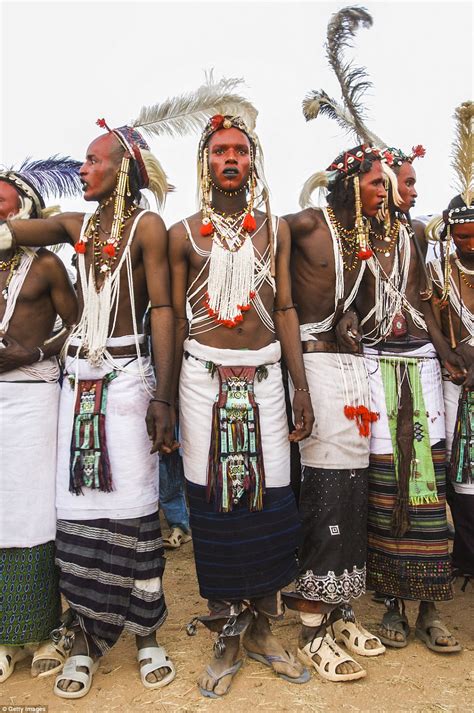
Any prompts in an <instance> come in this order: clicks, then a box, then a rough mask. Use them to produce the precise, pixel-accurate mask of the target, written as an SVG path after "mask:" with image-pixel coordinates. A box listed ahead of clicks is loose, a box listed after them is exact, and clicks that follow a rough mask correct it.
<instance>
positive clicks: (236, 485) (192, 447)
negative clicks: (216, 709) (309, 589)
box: [170, 115, 313, 698]
mask: <svg viewBox="0 0 474 713" xmlns="http://www.w3.org/2000/svg"><path fill="white" fill-rule="evenodd" d="M199 165H200V168H201V196H202V211H200V212H199V213H196V214H195V215H193V216H191V217H190V218H188V219H187V220H184V221H183V222H181V223H177V224H176V225H174V226H173V227H172V228H171V230H170V265H171V271H172V298H173V306H174V310H175V318H176V325H177V360H178V357H179V358H181V356H182V353H183V347H184V359H183V361H182V367H181V374H180V388H179V403H180V426H181V444H182V448H183V459H184V471H185V476H186V480H187V490H188V497H189V505H190V524H191V529H192V532H193V543H194V554H195V561H196V569H197V575H198V580H199V588H200V593H201V596H202V597H204V598H205V599H207V600H208V608H209V616H206V617H202V618H200V620H201V621H202V622H203V623H205V625H206V626H207V627H208V628H209V629H210V630H211V631H214V632H216V633H218V634H219V636H218V639H217V642H216V644H215V648H214V650H215V654H214V656H213V657H212V659H211V662H210V664H209V666H207V668H206V669H205V670H204V671H203V673H202V674H201V676H200V678H199V688H200V691H201V693H202V695H203V696H206V697H213V698H215V697H220V696H223V695H224V694H225V693H227V691H228V689H229V687H230V685H231V681H232V677H233V676H234V675H235V673H236V672H237V671H238V669H239V668H240V666H241V664H242V661H241V660H239V659H238V654H239V648H240V634H241V633H243V632H245V634H244V637H243V644H244V647H245V649H246V651H247V655H248V656H249V657H250V658H253V659H256V660H258V661H260V662H261V663H263V664H265V665H266V666H270V667H271V668H273V670H274V671H275V672H276V673H277V675H278V676H281V677H283V678H285V679H286V680H287V681H290V682H293V683H304V682H305V681H307V680H308V679H309V673H308V671H306V670H305V669H303V667H302V666H301V664H299V663H298V662H297V661H296V660H295V658H294V657H293V656H292V655H291V654H288V652H286V651H285V650H284V648H283V646H282V645H281V644H280V643H279V641H278V640H277V639H276V638H275V637H274V636H273V635H272V634H271V631H270V627H269V617H273V618H274V617H278V616H280V615H281V613H282V609H281V600H280V596H279V590H280V589H281V588H282V587H284V586H285V585H287V584H289V582H290V581H291V580H292V579H293V577H294V576H295V574H296V571H297V564H296V558H295V549H296V547H297V544H298V537H299V522H298V514H297V509H296V504H295V501H294V496H293V493H292V490H291V487H290V462H289V460H290V459H289V439H290V440H294V441H299V440H302V439H303V438H305V437H307V436H308V435H309V434H310V433H311V428H312V424H313V413H312V408H311V401H310V397H309V393H308V386H307V382H306V378H305V375H304V366H303V360H302V355H301V348H300V343H299V339H298V322H297V317H296V313H295V310H294V309H293V303H292V299H291V287H290V274H289V259H290V235H289V230H288V226H287V224H286V222H285V221H283V220H278V219H275V218H273V217H271V215H270V211H269V208H268V205H267V213H264V212H261V211H259V210H254V201H255V200H256V196H257V193H259V192H260V191H261V190H262V189H263V191H264V192H265V191H266V187H265V186H264V185H262V183H261V181H260V179H259V178H258V177H259V176H263V172H262V166H261V156H260V149H259V145H258V140H257V139H256V137H255V135H254V134H253V133H251V131H250V130H249V129H248V127H247V126H246V125H245V123H244V122H243V120H242V119H241V118H240V117H236V116H222V115H217V116H215V117H213V118H212V119H211V120H210V122H209V123H208V125H207V127H206V129H205V130H204V133H203V135H202V138H201V142H200V147H199ZM273 268H275V269H273ZM274 275H275V277H274ZM187 304H188V305H189V309H190V310H191V314H192V316H191V317H190V320H189V324H188V320H187V315H188V312H187V311H186V305H187ZM275 334H276V336H277V337H278V340H279V341H275ZM281 353H283V355H284V358H285V361H286V363H287V365H288V369H289V372H290V374H291V377H292V379H293V383H294V384H295V396H294V401H293V409H294V414H295V423H296V428H295V431H294V432H293V433H291V434H290V435H288V427H287V422H286V414H285V401H284V392H283V384H282V379H281V369H280V364H279V360H280V356H281ZM216 400H218V401H216ZM227 435H228V440H227ZM206 486H207V487H206Z"/></svg>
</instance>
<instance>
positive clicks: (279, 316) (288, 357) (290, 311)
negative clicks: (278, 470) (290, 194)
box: [273, 220, 314, 441]
mask: <svg viewBox="0 0 474 713" xmlns="http://www.w3.org/2000/svg"><path fill="white" fill-rule="evenodd" d="M290 246H291V240H290V229H289V227H288V224H287V223H286V221H284V220H281V221H280V227H279V230H278V250H277V254H276V288H277V289H276V297H275V307H274V313H273V316H274V322H275V331H276V335H277V337H278V339H279V340H280V343H281V348H282V353H283V358H284V360H285V363H286V366H287V368H288V371H289V373H290V376H291V380H292V382H293V385H294V387H295V395H294V398H293V413H294V417H295V425H296V428H295V431H293V433H291V434H290V440H291V441H301V440H303V438H307V437H308V436H309V435H310V433H311V431H312V429H313V423H314V415H313V408H312V406H311V398H310V395H309V390H308V382H307V381H306V374H305V369H304V362H303V353H302V351H301V339H300V328H299V322H298V317H297V314H296V310H295V309H294V307H293V301H292V296H291V280H290Z"/></svg>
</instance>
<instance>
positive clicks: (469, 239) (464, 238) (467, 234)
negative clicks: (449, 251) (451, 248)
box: [451, 223, 474, 258]
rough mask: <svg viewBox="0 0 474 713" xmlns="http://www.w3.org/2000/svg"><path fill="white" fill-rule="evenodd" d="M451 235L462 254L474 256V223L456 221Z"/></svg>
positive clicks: (459, 252)
mask: <svg viewBox="0 0 474 713" xmlns="http://www.w3.org/2000/svg"><path fill="white" fill-rule="evenodd" d="M451 235H452V236H453V240H454V244H455V246H456V250H457V252H458V254H459V255H460V256H462V255H465V256H466V257H470V258H472V257H474V223H455V224H454V225H452V226H451Z"/></svg>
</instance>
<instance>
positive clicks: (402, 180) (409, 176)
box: [397, 161, 418, 213]
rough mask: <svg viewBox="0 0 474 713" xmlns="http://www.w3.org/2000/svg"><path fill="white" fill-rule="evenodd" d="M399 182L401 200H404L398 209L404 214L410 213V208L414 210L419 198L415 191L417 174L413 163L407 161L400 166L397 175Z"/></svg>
mask: <svg viewBox="0 0 474 713" xmlns="http://www.w3.org/2000/svg"><path fill="white" fill-rule="evenodd" d="M397 182H398V192H399V194H400V198H401V199H402V204H401V205H400V206H398V207H399V209H400V210H401V211H402V212H403V213H408V211H409V210H410V208H413V206H414V205H415V203H416V199H417V196H418V193H417V192H416V189H415V183H416V173H415V171H414V169H413V166H412V165H411V163H408V161H405V162H404V163H402V165H401V166H400V169H399V171H398V175H397Z"/></svg>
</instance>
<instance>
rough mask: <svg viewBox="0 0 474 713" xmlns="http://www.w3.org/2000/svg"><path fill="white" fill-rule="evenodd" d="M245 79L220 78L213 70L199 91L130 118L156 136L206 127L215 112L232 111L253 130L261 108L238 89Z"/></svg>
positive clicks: (181, 134) (175, 98) (179, 96)
mask: <svg viewBox="0 0 474 713" xmlns="http://www.w3.org/2000/svg"><path fill="white" fill-rule="evenodd" d="M242 82H243V80H242V79H238V78H230V79H226V78H225V77H224V78H222V79H220V80H219V81H217V82H216V81H214V78H213V75H212V72H211V73H209V75H207V77H206V82H205V84H203V85H202V86H201V87H199V88H198V89H197V90H196V91H194V92H188V93H186V94H180V95H178V96H175V97H171V98H169V99H165V101H163V102H161V103H160V104H154V105H153V106H149V107H143V108H142V109H141V111H140V113H139V115H138V116H137V118H136V119H133V120H132V121H131V122H130V123H131V126H133V127H134V128H140V129H143V131H144V132H145V133H147V134H149V135H152V136H160V135H168V136H183V135H184V134H187V133H189V132H190V131H200V130H202V129H203V128H204V126H205V125H206V123H207V121H208V119H209V118H210V117H211V116H213V115H214V114H229V115H232V116H241V117H242V119H243V120H244V121H245V123H246V124H247V126H248V127H249V129H250V130H252V131H253V129H254V127H255V122H256V119H257V114H258V112H257V110H256V109H255V107H254V106H253V105H252V104H251V102H249V101H248V100H246V99H245V98H244V97H242V96H241V95H240V94H237V93H236V89H237V87H238V86H239V85H241V84H242Z"/></svg>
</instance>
